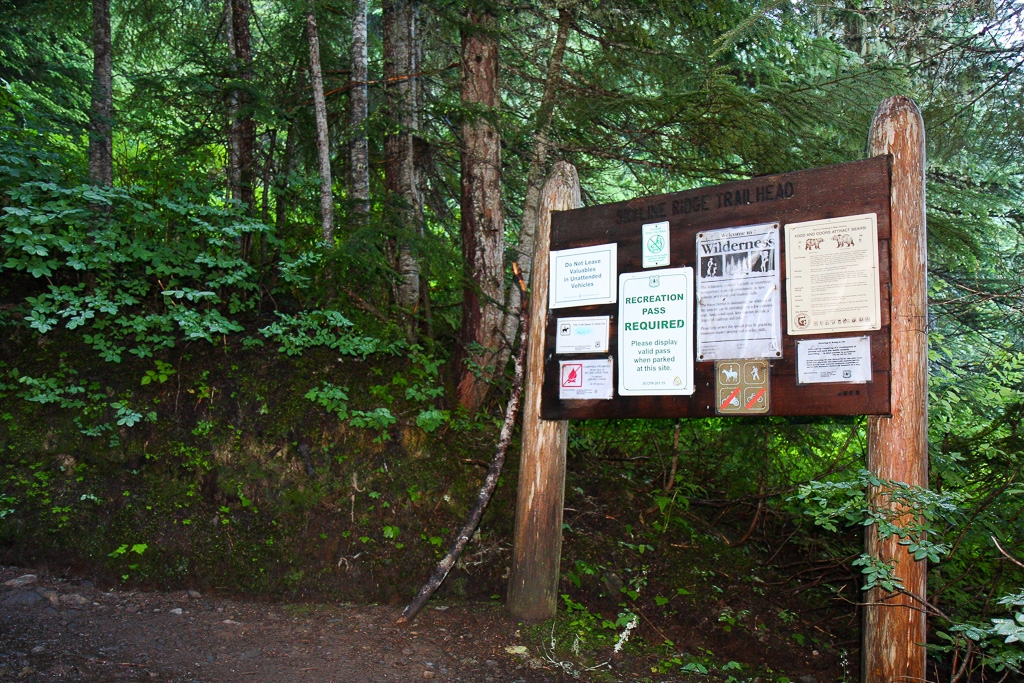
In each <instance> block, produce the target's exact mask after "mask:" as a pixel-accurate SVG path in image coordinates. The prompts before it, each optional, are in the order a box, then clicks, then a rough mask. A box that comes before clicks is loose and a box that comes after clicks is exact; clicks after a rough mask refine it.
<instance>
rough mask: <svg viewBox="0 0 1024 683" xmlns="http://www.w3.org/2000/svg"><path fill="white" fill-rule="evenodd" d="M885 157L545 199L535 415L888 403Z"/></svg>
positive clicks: (844, 411) (791, 412) (887, 410)
mask: <svg viewBox="0 0 1024 683" xmlns="http://www.w3.org/2000/svg"><path fill="white" fill-rule="evenodd" d="M891 168H892V160H891V157H890V156H887V155H886V156H878V157H874V158H871V159H866V160H864V161H855V162H851V163H846V164H838V165H834V166H826V167H823V168H815V169H809V170H803V171H796V172H793V173H783V174H779V175H771V176H763V177H759V178H753V179H750V180H744V181H737V182H732V183H727V184H724V185H716V186H712V187H703V188H699V189H695V190H687V191H683V192H676V193H672V194H665V195H659V196H654V197H644V198H640V199H634V200H629V201H624V202H616V203H613V204H603V205H600V206H592V207H587V208H583V209H575V210H571V211H559V212H554V213H553V214H552V220H551V243H550V250H551V251H550V272H551V276H550V286H549V295H548V296H549V298H548V310H547V322H546V334H545V338H546V342H545V353H544V380H543V390H542V403H541V414H542V417H544V418H545V419H549V420H565V419H586V418H615V417H711V416H715V415H746V414H752V415H785V416H811V415H818V416H825V415H888V414H891V412H892V410H891V405H890V309H891V301H890V298H891V279H890V251H889V241H890V198H891V176H892V170H891ZM757 359H760V361H761V363H760V364H759V365H758V364H754V363H748V362H745V361H752V360H757ZM765 365H767V377H764V370H763V369H762V368H764V366H765ZM748 366H749V367H748ZM741 368H748V370H747V372H748V374H749V373H750V372H752V373H754V374H753V376H751V377H746V378H744V377H743V376H741V375H740V374H738V373H741V372H742V370H741ZM755 368H756V369H755ZM745 382H752V384H749V386H748V384H746V383H745ZM758 383H760V384H758ZM732 386H736V387H743V388H742V390H737V389H733V388H730V387H732ZM761 386H763V388H764V389H765V390H764V391H761V389H760V388H758V387H761ZM748 394H749V396H748ZM766 403H767V406H766V405H765V404H766ZM748 408H749V409H748Z"/></svg>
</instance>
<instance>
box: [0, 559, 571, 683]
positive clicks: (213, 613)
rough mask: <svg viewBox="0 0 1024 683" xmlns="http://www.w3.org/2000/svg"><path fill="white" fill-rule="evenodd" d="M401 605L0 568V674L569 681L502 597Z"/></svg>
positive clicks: (34, 677) (17, 677)
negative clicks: (138, 584)
mask: <svg viewBox="0 0 1024 683" xmlns="http://www.w3.org/2000/svg"><path fill="white" fill-rule="evenodd" d="M399 612H400V608H398V607H375V606H350V605H339V606H320V605H302V604H300V605H294V604H280V603H268V602H245V601H242V600H237V599H228V598H220V597H211V596H208V595H202V594H200V593H198V592H196V591H178V592H172V593H153V592H139V591H119V590H102V589H99V588H97V587H96V586H94V585H93V584H92V583H91V582H90V581H88V580H78V581H76V580H65V579H60V578H56V577H52V576H47V575H46V574H45V573H44V572H36V571H33V570H31V569H23V568H16V567H0V680H3V681H51V680H60V681H182V682H184V681H217V682H220V681H242V680H244V681H267V682H277V681H369V682H376V681H422V680H437V681H474V682H475V681H495V682H500V683H504V682H509V683H512V682H522V683H540V682H559V681H567V680H570V679H569V678H568V677H567V676H566V675H565V674H564V673H562V672H561V671H559V670H558V669H557V667H556V666H555V665H554V664H553V663H551V662H544V661H543V660H537V659H533V658H532V657H530V656H529V655H528V654H526V649H525V648H524V647H523V646H522V644H521V642H520V640H519V633H518V624H517V623H516V622H515V621H514V620H512V619H511V618H510V617H509V616H508V615H507V614H506V613H505V612H504V611H503V610H502V608H501V606H500V605H496V604H487V603H476V604H459V605H451V606H445V605H433V606H431V605H428V606H427V607H426V608H425V609H424V610H423V612H421V614H420V616H419V617H418V618H417V620H416V621H415V622H414V623H413V624H412V625H411V626H405V627H398V626H395V619H396V618H397V617H398V615H399Z"/></svg>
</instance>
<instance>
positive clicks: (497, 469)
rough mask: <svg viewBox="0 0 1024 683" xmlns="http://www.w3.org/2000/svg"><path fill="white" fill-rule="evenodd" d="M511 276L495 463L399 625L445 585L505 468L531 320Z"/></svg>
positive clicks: (523, 287)
mask: <svg viewBox="0 0 1024 683" xmlns="http://www.w3.org/2000/svg"><path fill="white" fill-rule="evenodd" d="M512 272H513V273H514V274H515V276H516V281H517V283H518V284H519V289H520V290H521V292H522V305H521V306H520V309H519V350H518V351H516V357H515V374H514V375H513V378H512V393H511V395H510V396H509V399H508V405H506V406H505V422H504V424H502V426H501V434H500V436H499V438H498V446H497V449H496V450H495V453H494V459H493V460H492V461H491V464H490V466H489V467H488V468H487V476H486V477H485V478H484V483H483V485H482V486H481V487H480V493H478V494H477V497H476V504H475V505H474V506H473V509H472V510H470V513H469V517H468V518H467V519H466V523H465V524H464V525H463V526H462V529H461V530H460V531H459V533H458V535H457V536H456V537H455V540H453V541H452V544H451V546H450V547H449V548H448V553H447V554H446V555H445V556H444V558H443V559H442V560H441V561H440V562H438V563H437V566H436V567H435V568H434V573H433V574H431V575H430V578H429V579H428V580H427V582H426V583H425V584H423V587H422V588H420V592H419V593H417V595H416V597H415V598H414V599H413V601H412V602H410V603H409V604H408V605H407V606H406V608H405V609H404V610H402V616H400V617H399V618H398V623H399V624H407V623H409V622H411V621H412V620H413V619H415V618H416V615H417V614H419V611H420V610H421V609H423V606H424V605H426V604H427V601H428V600H430V596H432V595H433V594H434V592H435V591H437V589H438V588H439V587H440V586H441V584H442V583H443V582H444V580H445V577H447V576H448V572H450V571H451V569H452V567H454V566H455V563H456V562H458V560H459V557H461V556H462V551H463V550H465V548H466V544H467V543H469V539H470V538H472V537H473V533H474V532H475V531H476V528H477V525H479V524H480V519H481V518H482V517H483V515H484V509H485V508H486V507H487V504H488V503H489V502H490V501H491V496H492V495H493V494H494V489H495V487H497V485H498V477H500V476H501V469H502V467H503V466H504V465H505V454H506V453H507V452H508V445H509V443H510V442H511V441H512V429H513V427H514V426H515V424H516V415H517V414H518V413H519V399H520V398H522V395H523V375H524V369H523V368H524V362H523V361H524V359H525V357H526V339H527V336H528V334H529V323H530V317H529V315H527V306H526V304H527V297H526V283H525V282H524V281H523V276H522V273H521V272H520V270H519V266H518V264H516V263H513V264H512Z"/></svg>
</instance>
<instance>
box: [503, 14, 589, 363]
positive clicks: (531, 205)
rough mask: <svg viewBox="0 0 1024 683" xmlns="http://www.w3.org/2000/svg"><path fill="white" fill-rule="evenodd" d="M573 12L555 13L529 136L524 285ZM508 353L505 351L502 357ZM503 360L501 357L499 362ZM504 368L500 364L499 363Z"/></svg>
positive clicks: (511, 326) (513, 302)
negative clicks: (541, 88)
mask: <svg viewBox="0 0 1024 683" xmlns="http://www.w3.org/2000/svg"><path fill="white" fill-rule="evenodd" d="M575 15H576V12H575V10H572V9H567V8H562V9H560V10H559V13H558V29H557V31H556V33H555V40H554V42H553V43H552V45H551V57H550V58H549V59H548V73H547V76H546V78H545V81H544V95H543V96H542V97H541V100H540V106H539V107H538V109H537V117H536V118H537V129H536V130H535V131H534V132H533V150H532V151H531V153H530V166H529V169H528V170H527V173H526V196H525V197H524V198H523V213H522V217H521V219H520V229H519V244H518V246H517V247H516V251H517V252H518V253H519V256H518V257H517V259H516V261H517V262H518V263H519V265H520V267H521V268H522V271H523V279H524V280H525V281H526V283H527V285H530V283H531V276H532V273H533V246H534V237H535V235H536V233H537V220H538V215H539V214H538V210H539V208H540V200H541V188H542V187H543V185H544V182H545V177H544V168H545V166H546V165H547V159H548V151H549V149H550V147H551V144H550V143H549V142H548V137H547V133H548V129H549V128H550V126H551V117H552V114H553V113H554V110H555V100H556V99H557V95H558V87H557V86H558V79H559V76H560V75H561V73H562V58H563V56H564V55H565V44H566V42H567V41H568V38H569V30H570V28H571V27H572V23H573V21H574V20H575ZM519 298H520V294H519V289H518V288H516V287H511V288H509V296H508V302H507V303H506V306H505V308H506V310H509V311H514V310H518V307H519ZM518 323H519V319H518V317H517V316H514V315H508V316H506V318H505V332H504V335H505V339H514V338H515V333H516V325H518ZM507 353H508V352H507V351H506V354H507ZM504 358H507V356H503V359H504ZM500 365H502V366H504V362H502V363H500Z"/></svg>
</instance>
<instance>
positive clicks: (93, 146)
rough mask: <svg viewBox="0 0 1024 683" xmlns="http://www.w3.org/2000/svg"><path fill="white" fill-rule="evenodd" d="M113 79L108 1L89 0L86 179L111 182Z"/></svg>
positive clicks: (93, 181) (112, 169) (108, 183)
mask: <svg viewBox="0 0 1024 683" xmlns="http://www.w3.org/2000/svg"><path fill="white" fill-rule="evenodd" d="M113 118H114V81H113V61H112V59H111V47H110V0H93V2H92V107H91V110H90V112H89V182H91V183H92V184H93V185H113V184H114V135H113V127H114V126H113Z"/></svg>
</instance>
